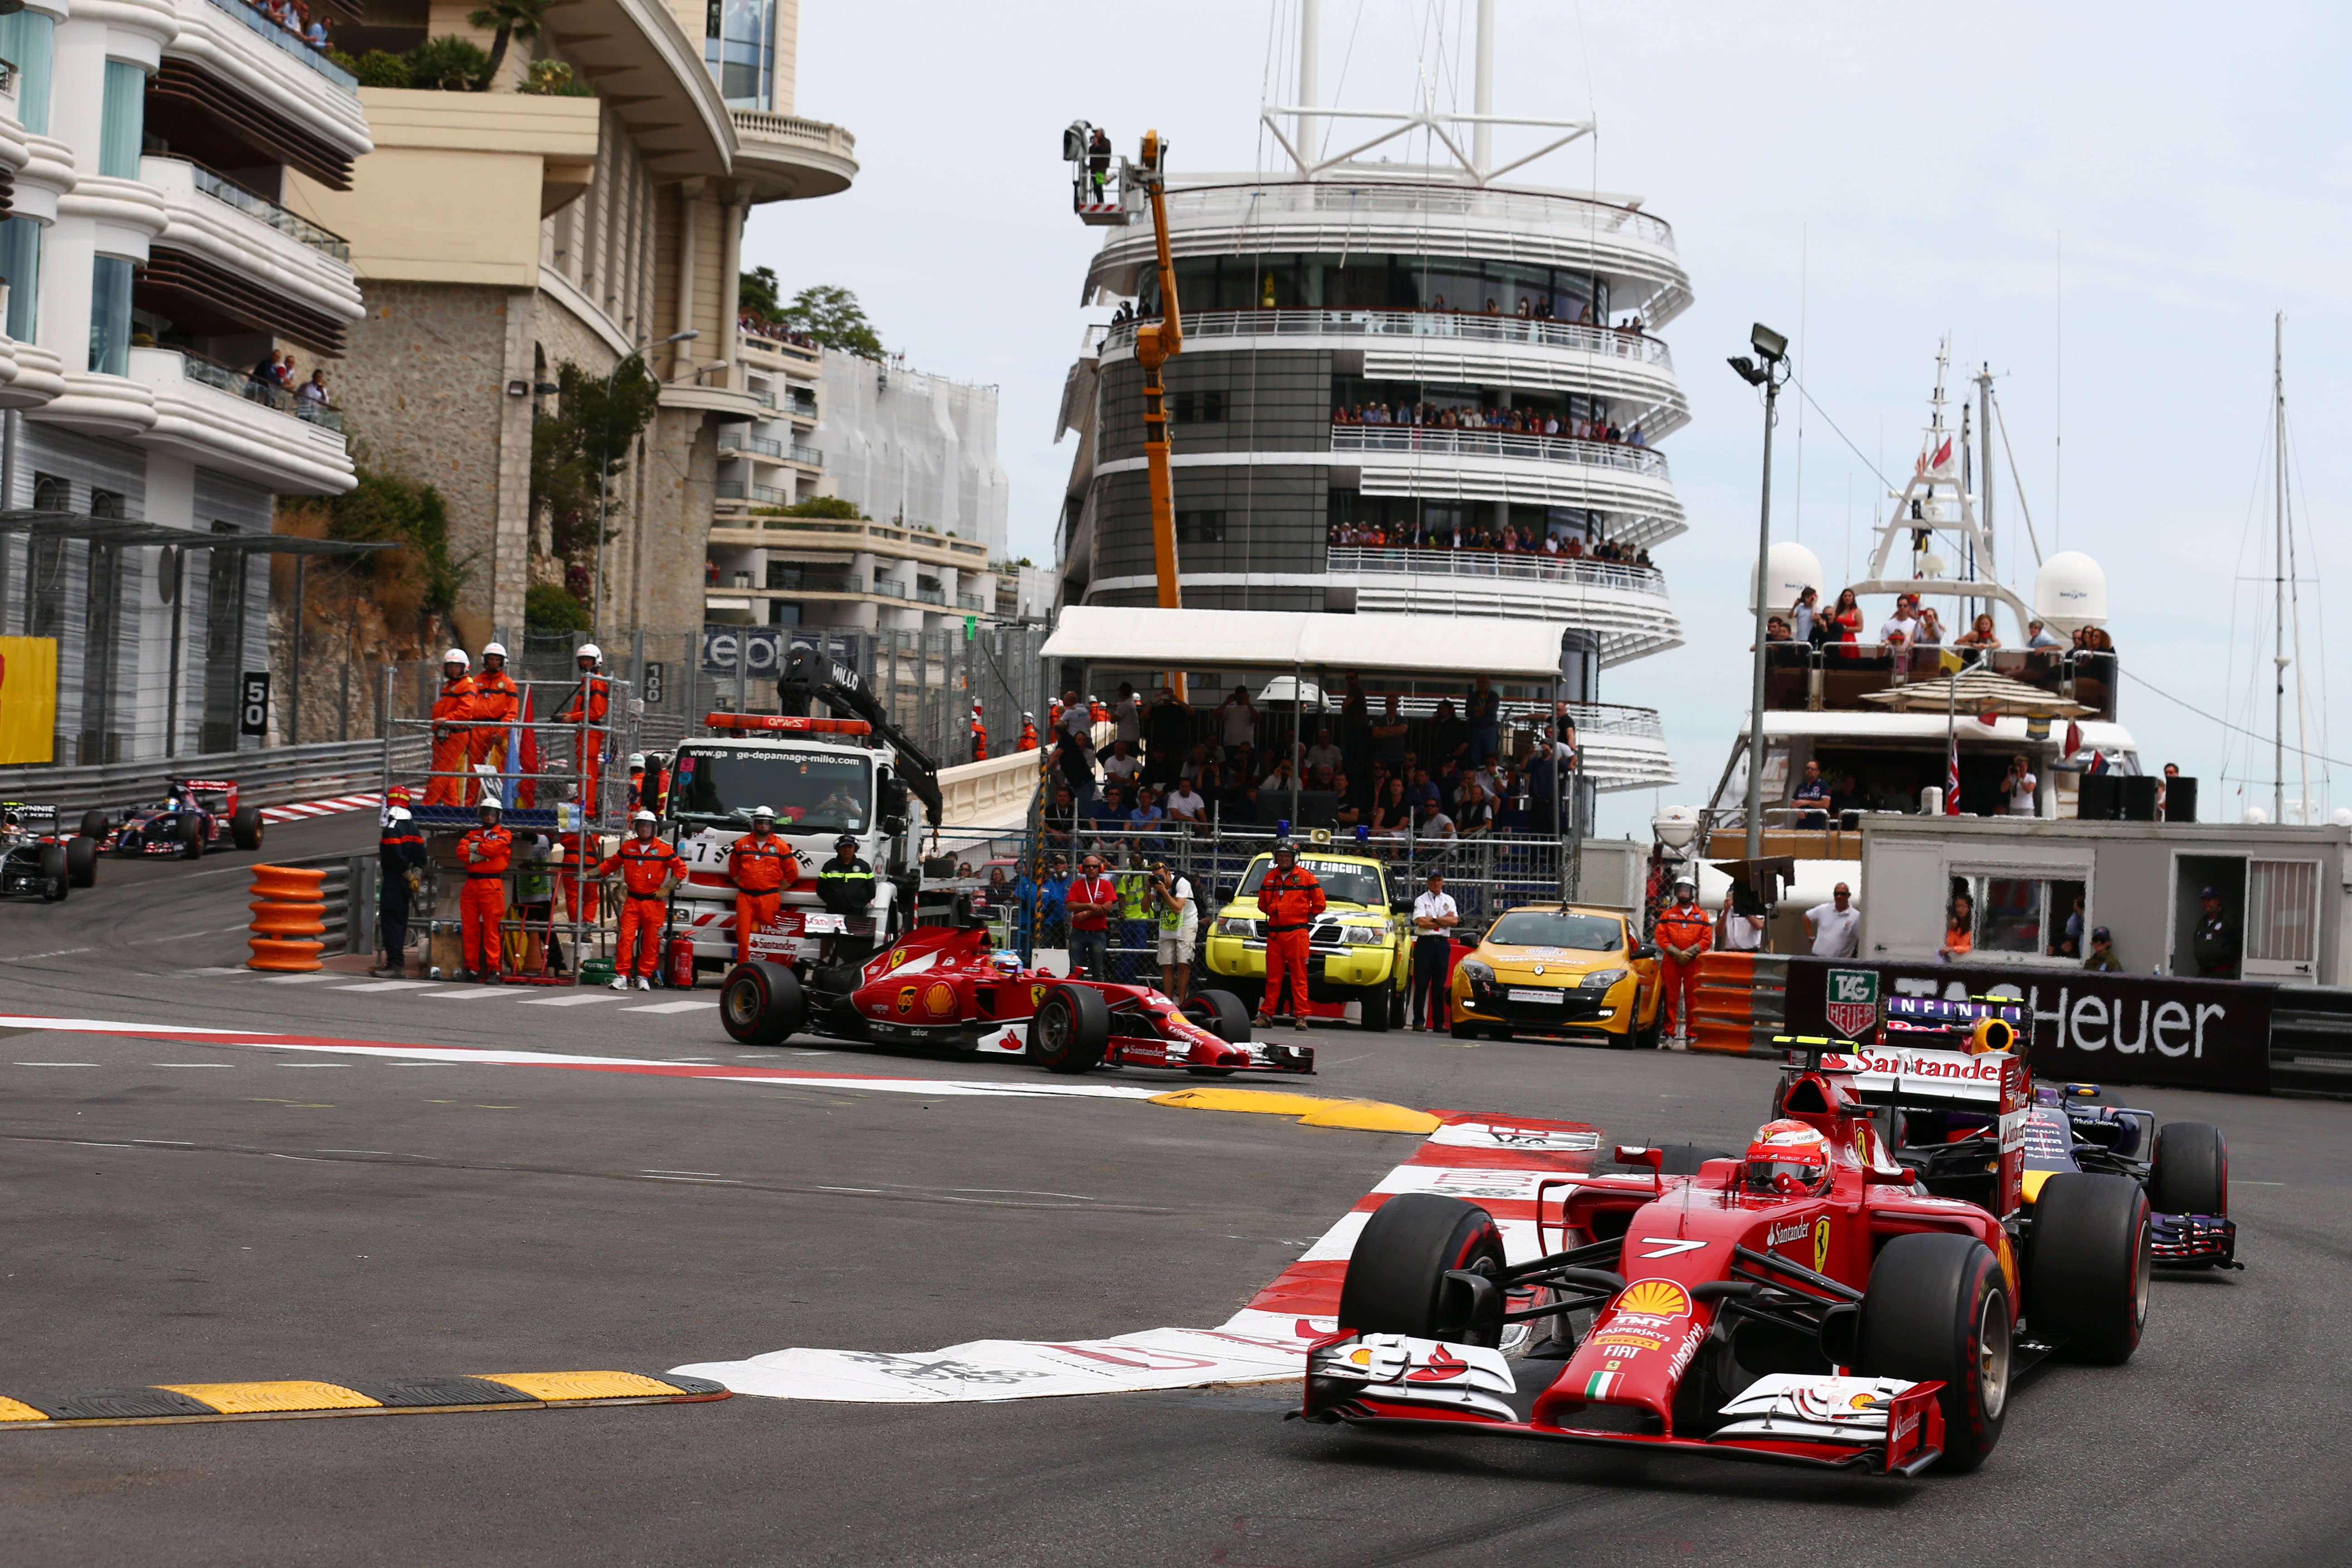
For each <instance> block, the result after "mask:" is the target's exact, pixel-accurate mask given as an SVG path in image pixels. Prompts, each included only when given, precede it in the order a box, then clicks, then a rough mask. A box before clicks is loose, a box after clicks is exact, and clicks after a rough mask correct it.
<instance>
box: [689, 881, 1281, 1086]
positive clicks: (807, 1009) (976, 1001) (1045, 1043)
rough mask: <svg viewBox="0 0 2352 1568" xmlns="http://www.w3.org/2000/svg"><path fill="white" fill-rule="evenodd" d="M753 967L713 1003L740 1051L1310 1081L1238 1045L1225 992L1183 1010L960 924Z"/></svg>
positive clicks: (1245, 1027)
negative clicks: (825, 1047)
mask: <svg viewBox="0 0 2352 1568" xmlns="http://www.w3.org/2000/svg"><path fill="white" fill-rule="evenodd" d="M804 968H805V969H806V973H805V974H804V975H803V973H801V972H799V971H796V970H794V969H793V968H790V967H787V966H786V965H784V964H782V963H771V962H766V961H763V960H761V959H759V958H756V957H755V958H754V959H752V960H751V962H750V963H739V964H737V965H736V966H735V967H734V968H733V969H732V970H730V972H729V973H728V975H727V979H726V981H725V982H724V984H723V985H722V987H721V989H720V991H719V1019H720V1021H721V1022H722V1023H724V1024H725V1025H726V1027H727V1032H728V1033H729V1034H730V1035H731V1036H733V1037H735V1038H736V1039H738V1040H740V1041H741V1042H742V1043H743V1044H745V1045H752V1046H772V1045H780V1044H782V1042H783V1041H785V1040H787V1039H790V1038H791V1037H793V1036H794V1035H796V1034H801V1033H803V1032H805V1033H808V1034H812V1035H823V1036H825V1037H829V1038H832V1039H836V1040H850V1041H856V1042H859V1043H862V1044H872V1045H930V1046H945V1047H948V1048H950V1049H951V1050H956V1051H962V1052H967V1053H970V1054H972V1055H975V1056H1024V1055H1025V1056H1027V1057H1028V1058H1030V1059H1031V1060H1032V1061H1034V1062H1036V1063H1037V1064H1038V1065H1040V1066H1041V1067H1044V1068H1047V1069H1048V1070H1050V1071H1053V1072H1064V1073H1077V1072H1085V1071H1086V1070H1087V1069H1088V1068H1095V1067H1148V1068H1184V1069H1186V1070H1187V1071H1190V1072H1192V1073H1196V1074H1200V1075H1203V1076H1209V1077H1218V1078H1222V1077H1224V1076H1225V1075H1227V1074H1229V1073H1236V1072H1284V1073H1311V1072H1313V1071H1314V1070H1315V1049H1314V1047H1311V1046H1289V1045H1273V1044H1266V1043H1263V1042H1259V1041H1255V1040H1252V1039H1251V1038H1250V1037H1249V1023H1250V1020H1249V1014H1248V1013H1247V1012H1246V1011H1245V1010H1244V1008H1243V1007H1242V1005H1241V1004H1240V1002H1239V1001H1238V1000H1237V999H1235V998H1234V997H1233V996H1232V995H1230V994H1226V993H1224V992H1222V991H1204V992H1202V993H1201V994H1198V995H1196V996H1194V997H1192V998H1191V999H1190V1000H1189V1001H1186V1002H1185V1003H1183V1004H1182V1005H1178V1004H1176V1003H1174V1002H1172V1001H1171V1000H1169V999H1168V998H1167V997H1166V996H1163V995H1161V994H1160V993H1159V992H1158V991H1155V990H1153V989H1152V988H1151V987H1150V986H1148V985H1122V984H1114V983H1112V982H1109V981H1102V980H1088V979H1085V978H1070V979H1065V978H1063V977H1061V976H1059V975H1056V974H1053V973H1048V972H1047V971H1045V970H1042V969H1038V970H1030V969H1024V967H1023V966H1022V963H1021V960H1020V958H1019V956H1018V955H1017V954H1014V953H1011V952H992V951H991V950H990V946H989V940H988V931H987V930H986V929H985V928H984V927H982V926H981V925H980V924H978V923H977V921H971V920H969V919H968V918H967V919H965V920H960V921H958V922H957V923H955V924H951V925H926V926H917V927H916V928H915V929H914V930H912V931H908V933H907V934H906V935H905V936H903V937H901V938H900V939H899V940H898V942H896V943H895V944H893V945H892V946H891V947H890V948H888V949H887V951H885V952H878V953H877V954H875V955H874V956H873V957H872V958H869V959H867V960H866V961H865V962H864V963H857V964H841V965H835V966H832V967H815V966H804Z"/></svg>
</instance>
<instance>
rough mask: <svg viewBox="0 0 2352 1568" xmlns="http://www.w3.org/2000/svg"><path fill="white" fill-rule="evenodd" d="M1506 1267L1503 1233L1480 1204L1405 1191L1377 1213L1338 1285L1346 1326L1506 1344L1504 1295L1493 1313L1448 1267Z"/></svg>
mask: <svg viewBox="0 0 2352 1568" xmlns="http://www.w3.org/2000/svg"><path fill="white" fill-rule="evenodd" d="M1502 1267H1503V1233H1502V1230H1501V1228H1500V1227H1499V1226H1496V1224H1495V1220H1494V1216H1493V1215H1489V1214H1488V1213H1487V1212H1486V1210H1485V1209H1482V1208H1480V1207H1479V1206H1478V1205H1475V1204H1473V1203H1465V1202H1464V1201H1463V1200H1462V1199H1460V1198H1449V1197H1443V1196H1440V1195H1439V1194H1435V1193H1399V1194H1396V1195H1395V1196H1394V1197H1391V1198H1390V1199H1389V1201H1388V1202H1386V1203H1384V1204H1382V1205H1381V1206H1380V1207H1379V1208H1377V1209H1375V1210H1374V1211H1373V1212H1372V1217H1371V1218H1370V1219H1369V1220H1367V1221H1366V1222H1365V1223H1364V1229H1363V1233H1362V1234H1361V1235H1360V1236H1358V1237H1356V1246H1355V1248H1354V1250H1353V1251H1352V1252H1350V1253H1349V1257H1348V1273H1347V1276H1346V1278H1345V1279H1343V1280H1342V1281H1341V1282H1340V1285H1339V1326H1340V1327H1341V1328H1343V1329H1353V1330H1355V1331H1357V1332H1359V1333H1366V1334H1409V1335H1411V1336H1412V1337H1413V1338H1415V1339H1423V1340H1443V1341H1444V1342H1448V1343H1450V1344H1475V1345H1486V1346H1488V1347H1490V1348H1492V1347H1494V1346H1496V1345H1499V1344H1501V1343H1502V1328H1503V1325H1502V1316H1501V1297H1500V1295H1499V1293H1491V1294H1493V1295H1494V1305H1493V1309H1492V1310H1491V1311H1490V1312H1487V1313H1479V1312H1477V1311H1475V1310H1474V1307H1475V1300H1476V1298H1475V1295H1474V1293H1473V1292H1472V1291H1470V1290H1467V1289H1464V1288H1462V1286H1461V1285H1460V1284H1459V1283H1458V1282H1455V1281H1451V1280H1448V1279H1446V1275H1447V1273H1448V1272H1449V1271H1452V1270H1455V1269H1468V1270H1471V1271H1473V1272H1479V1273H1489V1274H1491V1273H1494V1272H1496V1271H1498V1270H1500V1269H1501V1268H1502Z"/></svg>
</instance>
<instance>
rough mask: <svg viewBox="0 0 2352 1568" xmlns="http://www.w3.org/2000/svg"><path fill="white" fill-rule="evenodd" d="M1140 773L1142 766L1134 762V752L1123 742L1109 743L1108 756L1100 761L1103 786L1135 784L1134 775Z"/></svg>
mask: <svg viewBox="0 0 2352 1568" xmlns="http://www.w3.org/2000/svg"><path fill="white" fill-rule="evenodd" d="M1142 771H1143V764H1142V763H1140V762H1139V761H1137V760H1136V756H1135V752H1133V751H1132V750H1131V749H1129V746H1128V743H1127V742H1125V741H1113V742H1111V743H1110V754H1109V755H1108V756H1106V757H1104V758H1103V760H1102V773H1103V782H1104V783H1105V784H1119V785H1129V784H1133V783H1134V782H1135V775H1136V774H1138V773H1141V772H1142Z"/></svg>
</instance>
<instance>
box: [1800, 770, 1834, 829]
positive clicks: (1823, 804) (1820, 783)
mask: <svg viewBox="0 0 2352 1568" xmlns="http://www.w3.org/2000/svg"><path fill="white" fill-rule="evenodd" d="M1790 799H1791V801H1792V802H1793V804H1795V805H1800V806H1814V807H1817V808H1818V809H1817V810H1811V811H1806V812H1803V813H1802V814H1801V815H1800V816H1798V818H1797V826H1799V827H1802V828H1822V827H1827V826H1829V825H1830V818H1829V809H1830V785H1829V781H1828V780H1827V779H1824V778H1823V777H1822V764H1821V763H1820V762H1819V761H1818V760H1816V759H1814V758H1812V757H1807V758H1806V759H1805V776H1804V777H1803V778H1802V779H1801V780H1800V781H1799V782H1798V784H1797V793H1796V794H1795V795H1793V796H1791V797H1790Z"/></svg>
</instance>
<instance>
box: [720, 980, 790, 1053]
mask: <svg viewBox="0 0 2352 1568" xmlns="http://www.w3.org/2000/svg"><path fill="white" fill-rule="evenodd" d="M807 1006H808V1004H807V1002H806V1000H805V998H803V996H802V994H801V983H800V977H799V976H798V975H796V974H794V973H793V972H792V971H791V970H789V969H786V968H785V967H784V966H783V965H782V964H781V963H767V962H765V961H763V960H761V959H753V960H752V961H751V963H739V964H737V965H736V966H735V967H734V968H733V969H730V970H729V971H728V972H727V978H726V979H725V980H723V981H721V982H720V983H719V1022H720V1023H721V1024H723V1025H725V1026H726V1027H727V1033H728V1034H729V1035H730V1036H732V1037H734V1038H735V1039H737V1040H740V1041H741V1042H742V1043H743V1044H744V1045H747V1046H780V1045H782V1044H783V1043H784V1042H785V1041H786V1040H788V1039H790V1038H792V1037H793V1034H794V1033H795V1032H796V1031H797V1030H798V1029H799V1028H800V1026H801V1025H802V1023H803V1021H804V1020H805V1019H806V1018H807V1016H808V1013H807Z"/></svg>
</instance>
